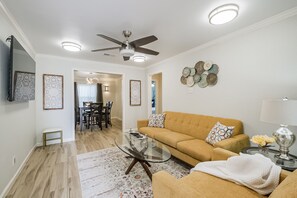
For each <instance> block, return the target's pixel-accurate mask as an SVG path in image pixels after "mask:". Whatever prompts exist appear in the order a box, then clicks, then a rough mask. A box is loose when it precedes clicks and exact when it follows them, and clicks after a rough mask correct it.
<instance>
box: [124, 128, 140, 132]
mask: <svg viewBox="0 0 297 198" xmlns="http://www.w3.org/2000/svg"><path fill="white" fill-rule="evenodd" d="M131 129H132V130H133V131H138V129H137V128H131ZM129 130H130V129H124V130H123V132H129Z"/></svg>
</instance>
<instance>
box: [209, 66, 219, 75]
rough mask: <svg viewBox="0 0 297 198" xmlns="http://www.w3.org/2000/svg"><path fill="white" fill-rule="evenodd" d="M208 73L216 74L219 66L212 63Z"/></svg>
mask: <svg viewBox="0 0 297 198" xmlns="http://www.w3.org/2000/svg"><path fill="white" fill-rule="evenodd" d="M208 73H213V74H218V73H219V66H218V65H217V64H212V66H211V68H210V69H209V70H208Z"/></svg>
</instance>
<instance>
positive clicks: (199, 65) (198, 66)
mask: <svg viewBox="0 0 297 198" xmlns="http://www.w3.org/2000/svg"><path fill="white" fill-rule="evenodd" d="M203 66H204V62H203V61H199V62H197V63H196V65H195V69H196V74H202V73H203V72H204V71H205V70H204V68H203Z"/></svg>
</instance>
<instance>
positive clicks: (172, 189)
mask: <svg viewBox="0 0 297 198" xmlns="http://www.w3.org/2000/svg"><path fill="white" fill-rule="evenodd" d="M152 186H153V194H154V198H180V197H187V198H197V197H201V198H203V197H205V196H204V195H202V194H201V193H199V192H198V191H197V190H195V189H193V188H191V187H189V186H188V185H186V184H184V183H182V182H180V181H179V180H178V179H176V178H175V177H173V176H172V175H170V174H169V173H167V172H166V171H159V172H157V173H155V174H153V181H152Z"/></svg>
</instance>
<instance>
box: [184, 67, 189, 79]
mask: <svg viewBox="0 0 297 198" xmlns="http://www.w3.org/2000/svg"><path fill="white" fill-rule="evenodd" d="M190 73H191V69H190V68H188V67H185V68H184V69H183V76H184V77H188V76H189V75H190Z"/></svg>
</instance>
